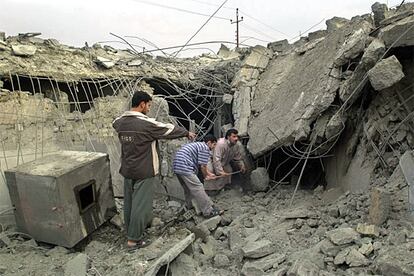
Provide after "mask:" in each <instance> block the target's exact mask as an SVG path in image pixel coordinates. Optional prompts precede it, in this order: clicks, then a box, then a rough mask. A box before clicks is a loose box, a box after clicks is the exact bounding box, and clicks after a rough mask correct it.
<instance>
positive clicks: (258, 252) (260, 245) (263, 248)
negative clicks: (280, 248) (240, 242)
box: [242, 240, 276, 259]
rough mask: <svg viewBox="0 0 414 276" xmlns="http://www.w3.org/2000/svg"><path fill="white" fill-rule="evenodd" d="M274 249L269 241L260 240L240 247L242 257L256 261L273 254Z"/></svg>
mask: <svg viewBox="0 0 414 276" xmlns="http://www.w3.org/2000/svg"><path fill="white" fill-rule="evenodd" d="M275 250H276V248H275V247H274V245H273V244H272V242H271V241H269V240H260V241H256V242H252V243H248V244H246V245H245V246H243V247H242V252H243V256H244V257H246V258H252V259H257V258H261V257H264V256H267V255H270V254H272V253H274V252H275Z"/></svg>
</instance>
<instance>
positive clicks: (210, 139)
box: [203, 134, 217, 143]
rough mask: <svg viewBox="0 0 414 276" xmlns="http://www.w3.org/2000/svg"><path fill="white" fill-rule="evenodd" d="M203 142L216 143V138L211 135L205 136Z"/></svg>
mask: <svg viewBox="0 0 414 276" xmlns="http://www.w3.org/2000/svg"><path fill="white" fill-rule="evenodd" d="M203 140H204V142H206V143H207V142H211V143H216V142H217V138H216V136H214V135H213V134H207V135H206V136H204V139H203Z"/></svg>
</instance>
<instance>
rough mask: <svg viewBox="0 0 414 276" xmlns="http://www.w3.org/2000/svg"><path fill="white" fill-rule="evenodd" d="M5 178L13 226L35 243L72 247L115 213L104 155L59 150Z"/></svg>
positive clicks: (106, 160)
mask: <svg viewBox="0 0 414 276" xmlns="http://www.w3.org/2000/svg"><path fill="white" fill-rule="evenodd" d="M5 175H6V181H7V186H8V188H9V193H10V198H11V201H12V204H13V205H14V207H15V208H16V210H15V218H16V226H17V228H18V230H19V231H20V232H23V233H26V234H28V235H30V236H32V237H33V238H34V239H35V240H38V241H43V242H47V243H52V244H57V245H61V246H65V247H73V246H74V245H75V244H77V243H78V242H79V241H80V240H82V239H83V238H85V237H86V236H88V234H90V233H91V232H93V231H94V230H96V229H97V228H98V227H99V226H100V225H102V224H103V223H104V222H105V221H106V220H108V219H110V218H111V217H112V216H113V215H114V214H115V212H116V207H115V201H114V197H113V189H112V183H111V173H110V166H109V157H108V155H107V154H104V153H92V152H78V151H61V152H59V153H56V154H53V155H48V156H45V157H43V158H40V159H37V160H35V161H32V162H28V163H25V164H22V165H19V166H18V167H16V168H14V169H10V170H8V171H6V172H5Z"/></svg>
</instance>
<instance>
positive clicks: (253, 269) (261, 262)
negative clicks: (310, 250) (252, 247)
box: [241, 253, 286, 276]
mask: <svg viewBox="0 0 414 276" xmlns="http://www.w3.org/2000/svg"><path fill="white" fill-rule="evenodd" d="M285 259H286V255H284V254H280V253H274V254H272V255H269V256H266V257H264V258H261V259H258V260H255V261H247V262H245V263H244V265H243V268H242V271H241V274H242V275H246V276H250V275H263V273H264V271H266V270H268V269H271V268H277V267H278V266H279V265H280V264H281V263H283V262H284V261H285Z"/></svg>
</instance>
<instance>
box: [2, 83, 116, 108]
mask: <svg viewBox="0 0 414 276" xmlns="http://www.w3.org/2000/svg"><path fill="white" fill-rule="evenodd" d="M1 80H2V81H3V83H4V84H3V88H4V89H7V90H9V91H12V92H13V91H23V92H29V93H31V94H32V95H34V94H42V95H43V96H44V97H45V98H49V99H51V100H52V101H53V102H55V103H56V106H57V107H62V106H69V107H68V109H69V111H70V112H73V111H75V110H76V111H80V112H82V113H84V112H85V111H87V110H89V109H91V108H92V107H93V106H94V99H95V98H97V97H105V96H112V95H114V94H115V92H116V91H117V89H119V87H120V85H121V81H116V80H115V81H114V80H92V79H85V80H81V81H78V82H73V81H71V82H63V81H56V80H54V79H52V78H50V77H31V76H22V75H13V76H11V79H10V78H3V79H1Z"/></svg>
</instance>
